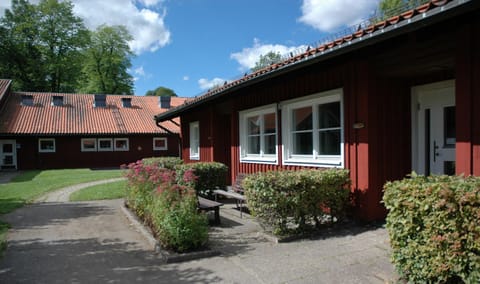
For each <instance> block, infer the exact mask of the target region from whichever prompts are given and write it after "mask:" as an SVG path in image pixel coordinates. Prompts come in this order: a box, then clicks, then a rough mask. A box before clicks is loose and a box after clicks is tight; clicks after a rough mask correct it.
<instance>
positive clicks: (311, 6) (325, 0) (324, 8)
mask: <svg viewBox="0 0 480 284" xmlns="http://www.w3.org/2000/svg"><path fill="white" fill-rule="evenodd" d="M378 2H379V0H303V4H302V8H301V9H302V16H301V17H300V18H299V21H300V22H302V23H304V24H307V25H309V26H312V27H314V28H315V29H317V30H320V31H323V32H332V31H334V29H337V28H340V27H342V26H352V25H355V24H358V23H360V22H361V21H363V20H365V19H367V18H368V16H369V14H370V13H371V12H372V11H374V10H375V8H376V7H377V6H378Z"/></svg>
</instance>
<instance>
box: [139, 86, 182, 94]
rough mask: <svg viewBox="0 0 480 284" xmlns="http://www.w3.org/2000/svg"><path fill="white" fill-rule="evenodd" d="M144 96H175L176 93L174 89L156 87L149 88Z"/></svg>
mask: <svg viewBox="0 0 480 284" xmlns="http://www.w3.org/2000/svg"><path fill="white" fill-rule="evenodd" d="M145 96H157V97H160V96H167V97H176V96H177V94H176V93H175V91H174V90H172V89H169V88H167V87H162V86H160V87H158V88H156V89H155V90H149V91H147V92H146V93H145Z"/></svg>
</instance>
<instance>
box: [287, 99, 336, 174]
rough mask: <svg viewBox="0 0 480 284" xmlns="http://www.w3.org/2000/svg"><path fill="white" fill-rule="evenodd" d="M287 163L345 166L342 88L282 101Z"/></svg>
mask: <svg viewBox="0 0 480 284" xmlns="http://www.w3.org/2000/svg"><path fill="white" fill-rule="evenodd" d="M282 110H283V111H284V112H283V113H284V115H283V118H282V125H283V127H284V128H283V129H284V131H283V136H282V138H283V139H282V140H283V142H284V162H285V164H286V165H307V166H308V165H310V166H327V167H328V166H332V167H338V166H340V167H341V166H343V113H342V91H341V90H333V91H328V92H324V93H320V94H317V95H314V96H309V97H308V98H302V99H301V100H295V101H289V102H285V103H282Z"/></svg>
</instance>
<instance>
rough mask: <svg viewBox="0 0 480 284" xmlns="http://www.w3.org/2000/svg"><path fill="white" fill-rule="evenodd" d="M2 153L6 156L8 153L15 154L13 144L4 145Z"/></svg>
mask: <svg viewBox="0 0 480 284" xmlns="http://www.w3.org/2000/svg"><path fill="white" fill-rule="evenodd" d="M2 151H3V153H4V154H6V153H13V144H10V143H8V144H3V146H2Z"/></svg>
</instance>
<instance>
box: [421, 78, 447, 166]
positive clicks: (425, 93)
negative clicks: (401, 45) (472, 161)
mask: <svg viewBox="0 0 480 284" xmlns="http://www.w3.org/2000/svg"><path fill="white" fill-rule="evenodd" d="M413 98H414V99H413V100H412V101H413V102H414V103H415V104H416V109H417V113H416V116H415V117H414V123H415V124H416V125H413V128H412V129H414V131H416V133H414V135H412V137H413V138H414V141H412V142H413V146H414V147H412V148H414V157H413V159H412V161H414V165H413V169H414V170H415V171H416V172H417V173H420V174H425V175H430V174H446V175H454V174H455V143H456V129H455V84H454V81H447V82H441V83H436V84H430V85H424V86H419V87H415V88H414V90H413ZM415 148H416V149H415ZM415 162H416V164H415Z"/></svg>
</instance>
